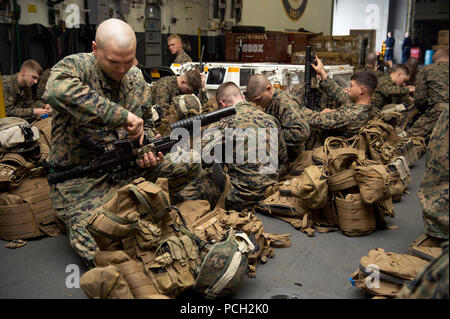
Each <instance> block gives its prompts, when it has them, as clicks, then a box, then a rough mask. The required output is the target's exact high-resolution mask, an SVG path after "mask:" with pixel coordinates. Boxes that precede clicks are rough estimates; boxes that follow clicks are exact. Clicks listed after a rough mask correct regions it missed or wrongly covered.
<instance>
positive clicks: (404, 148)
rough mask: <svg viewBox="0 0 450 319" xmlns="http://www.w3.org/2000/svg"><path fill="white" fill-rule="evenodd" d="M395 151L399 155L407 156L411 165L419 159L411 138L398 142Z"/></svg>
mask: <svg viewBox="0 0 450 319" xmlns="http://www.w3.org/2000/svg"><path fill="white" fill-rule="evenodd" d="M395 153H396V155H397V156H403V157H405V158H406V161H407V163H408V166H409V167H411V166H412V165H413V164H414V163H415V162H416V161H417V159H418V156H417V152H416V148H415V146H414V142H413V140H412V139H411V138H409V139H407V140H405V141H403V142H400V143H397V144H396V145H395Z"/></svg>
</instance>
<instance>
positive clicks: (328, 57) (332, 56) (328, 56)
mask: <svg viewBox="0 0 450 319" xmlns="http://www.w3.org/2000/svg"><path fill="white" fill-rule="evenodd" d="M317 56H318V57H319V59H321V60H322V62H323V63H324V65H342V64H349V65H351V66H353V67H355V68H356V67H357V66H358V62H359V54H358V53H344V52H317Z"/></svg>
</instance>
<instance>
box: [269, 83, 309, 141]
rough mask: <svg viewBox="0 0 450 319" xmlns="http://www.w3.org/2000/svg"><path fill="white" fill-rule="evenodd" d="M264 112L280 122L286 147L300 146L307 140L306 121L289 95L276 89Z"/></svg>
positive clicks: (307, 129) (307, 126)
mask: <svg viewBox="0 0 450 319" xmlns="http://www.w3.org/2000/svg"><path fill="white" fill-rule="evenodd" d="M265 112H266V113H268V114H270V115H273V116H274V117H275V118H276V119H277V120H278V122H280V125H281V134H282V135H283V138H284V141H285V142H286V145H287V146H298V145H302V144H303V143H304V142H305V141H306V140H307V139H308V138H309V134H310V128H309V125H308V121H307V119H306V118H305V116H304V114H303V113H302V111H301V109H300V107H299V105H298V103H297V102H296V100H295V99H294V98H293V97H292V95H290V94H289V93H287V92H285V91H282V90H280V89H278V88H276V89H275V93H274V94H273V98H272V102H271V103H270V105H269V106H268V107H267V108H266V110H265Z"/></svg>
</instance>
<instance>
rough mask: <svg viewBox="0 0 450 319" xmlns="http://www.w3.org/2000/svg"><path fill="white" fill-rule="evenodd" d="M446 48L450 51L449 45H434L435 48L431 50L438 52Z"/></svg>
mask: <svg viewBox="0 0 450 319" xmlns="http://www.w3.org/2000/svg"><path fill="white" fill-rule="evenodd" d="M444 48H447V49H448V44H447V45H433V46H432V47H431V49H432V50H433V51H434V52H436V51H437V50H439V49H444Z"/></svg>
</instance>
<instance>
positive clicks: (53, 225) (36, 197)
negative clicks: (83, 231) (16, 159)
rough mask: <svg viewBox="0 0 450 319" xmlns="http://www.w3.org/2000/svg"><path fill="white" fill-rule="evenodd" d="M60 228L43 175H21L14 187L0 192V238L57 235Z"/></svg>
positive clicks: (12, 238) (11, 238)
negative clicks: (22, 178) (19, 181)
mask: <svg viewBox="0 0 450 319" xmlns="http://www.w3.org/2000/svg"><path fill="white" fill-rule="evenodd" d="M61 231H62V227H61V224H60V223H59V221H58V219H57V216H56V212H55V210H54V209H53V206H52V203H51V201H50V186H49V185H48V182H47V179H46V178H45V177H36V178H27V179H24V180H23V182H22V183H21V184H20V185H19V186H18V187H17V188H15V189H13V190H11V191H10V192H8V193H1V194H0V238H3V239H6V240H14V239H26V238H32V237H37V236H42V235H48V236H56V235H58V234H59V233H61Z"/></svg>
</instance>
